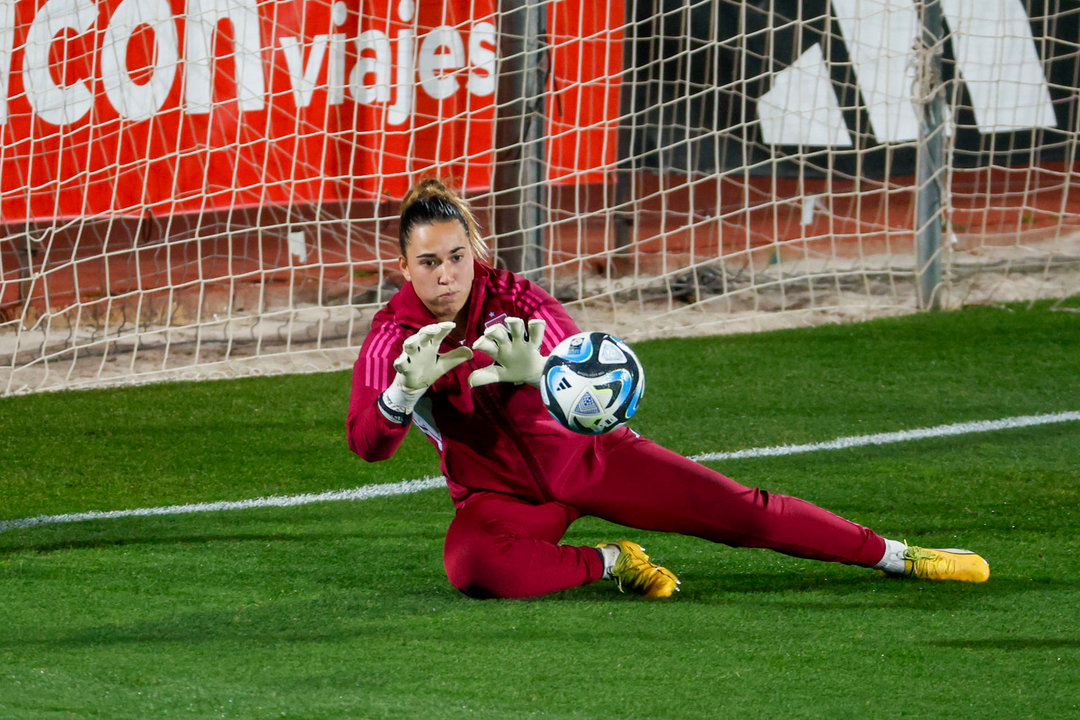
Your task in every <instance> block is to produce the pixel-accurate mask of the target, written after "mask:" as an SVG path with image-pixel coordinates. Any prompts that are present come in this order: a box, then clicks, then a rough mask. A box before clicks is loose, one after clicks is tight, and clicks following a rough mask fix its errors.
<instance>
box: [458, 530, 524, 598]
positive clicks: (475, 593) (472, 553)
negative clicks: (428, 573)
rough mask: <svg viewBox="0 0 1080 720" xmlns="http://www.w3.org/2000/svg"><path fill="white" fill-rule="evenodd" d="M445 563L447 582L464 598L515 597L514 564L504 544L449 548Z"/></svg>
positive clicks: (481, 544) (477, 544)
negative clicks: (465, 596) (464, 596)
mask: <svg viewBox="0 0 1080 720" xmlns="http://www.w3.org/2000/svg"><path fill="white" fill-rule="evenodd" d="M444 560H445V565H446V577H447V579H448V580H449V581H450V584H451V585H453V586H454V587H456V588H457V589H458V590H460V591H461V592H462V593H464V594H465V595H468V596H469V597H471V598H477V599H489V598H506V597H515V594H514V593H513V585H514V583H513V578H512V576H513V566H514V563H513V562H512V561H511V559H510V553H509V552H508V550H507V548H506V546H505V545H504V544H503V543H475V544H469V545H465V546H458V547H456V548H454V549H453V550H451V549H450V548H447V552H446V554H445V558H444Z"/></svg>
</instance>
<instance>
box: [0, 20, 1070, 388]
mask: <svg viewBox="0 0 1080 720" xmlns="http://www.w3.org/2000/svg"><path fill="white" fill-rule="evenodd" d="M511 6H512V9H513V11H514V12H515V13H517V15H515V16H514V21H513V22H510V21H508V18H509V17H510V15H511V14H510V13H508V8H511ZM929 6H932V8H933V9H936V11H938V12H939V13H940V15H941V18H942V29H943V33H942V34H941V35H940V36H939V37H935V36H934V35H932V34H931V35H927V34H926V32H925V19H926V14H927V9H928V7H929ZM1078 37H1080V8H1077V6H1076V4H1075V3H1072V2H1064V1H1061V0H980V1H979V2H975V0H935V1H934V2H924V1H923V0H831V2H829V1H826V0H817V1H815V0H742V1H739V2H735V1H734V0H709V1H705V0H701V1H692V0H685V1H675V0H641V1H635V2H623V1H618V0H616V1H615V2H610V3H567V2H539V1H538V0H519V1H518V2H504V1H497V0H443V1H442V2H426V3H420V2H415V1H414V0H398V1H396V2H387V3H366V2H360V3H345V2H342V1H341V0H337V1H328V0H306V1H304V2H293V3H279V2H270V1H269V0H228V1H226V0H187V1H186V2H183V1H181V0H97V1H95V0H0V128H2V135H0V231H2V234H0V395H3V394H12V393H21V392H31V391H36V390H50V389H60V388H77V387H91V386H102V385H109V384H132V383H139V382H150V381H156V380H168V379H186V378H206V377H230V376H237V375H248V374H262V373H277V372H305V371H314V370H324V369H331V368H338V367H346V366H348V365H349V364H350V363H351V361H352V359H353V358H354V356H355V352H356V349H357V348H358V346H359V344H360V343H361V342H362V340H363V337H364V334H365V332H366V330H367V327H368V325H369V323H370V319H371V315H372V313H373V312H374V311H375V310H376V309H377V308H378V307H380V306H381V305H382V304H383V303H384V302H385V301H386V300H387V299H388V298H389V296H390V295H391V294H392V293H393V292H394V291H395V290H396V289H397V287H398V286H399V285H400V284H401V282H402V279H401V278H400V275H399V273H398V271H397V258H398V255H399V251H398V247H397V238H396V216H397V201H398V200H399V199H400V197H401V196H402V195H403V194H404V192H405V190H406V189H407V188H408V187H409V186H410V184H411V183H413V182H414V181H416V180H418V179H419V178H421V177H425V176H439V177H442V178H444V179H447V180H449V181H450V182H451V184H452V185H454V186H455V187H456V188H458V189H459V190H461V191H462V192H464V193H465V194H466V195H467V196H468V197H469V198H470V199H471V200H472V202H473V204H474V207H475V208H476V210H477V211H478V215H479V217H480V219H481V223H482V225H483V226H484V229H485V231H486V234H487V236H488V238H489V239H490V241H491V244H492V245H493V247H494V248H495V251H496V252H495V258H496V262H499V263H501V264H504V265H509V266H511V267H513V268H515V269H520V270H523V271H525V272H527V273H528V274H529V275H530V277H532V278H534V279H535V280H536V281H537V282H540V283H541V284H543V285H544V286H545V287H547V288H548V289H549V290H550V291H551V292H553V293H554V294H555V295H556V296H557V297H559V298H560V299H561V300H563V301H564V302H565V303H566V304H567V306H568V307H569V309H570V310H571V312H572V313H574V314H575V316H576V317H577V319H578V320H579V323H580V324H581V325H582V326H583V327H594V328H598V329H605V330H611V331H614V332H617V333H618V334H620V335H621V336H622V337H623V338H624V339H627V340H630V341H633V340H637V339H642V338H648V337H655V336H661V335H677V334H682V335H685V334H695V333H721V332H736V331H746V330H754V329H760V328H770V327H779V326H790V325H797V324H810V323H817V322H826V321H835V320H845V319H860V318H867V317H873V316H878V315H882V314H889V313H904V312H912V311H914V310H916V309H918V308H919V307H923V306H926V305H927V304H928V302H929V303H931V304H934V305H937V306H940V307H955V306H959V305H961V304H965V303H973V302H999V301H1009V300H1018V299H1034V298H1042V297H1051V298H1061V297H1065V296H1067V295H1070V294H1075V293H1076V292H1077V291H1078V290H1080V239H1078V238H1080V189H1078V188H1077V181H1078V179H1080V178H1078V176H1077V172H1076V162H1075V160H1076V158H1075V155H1076V151H1077V130H1078V118H1080V116H1078V107H1077V103H1078V100H1077V95H1078V92H1077V91H1078V88H1080V44H1078V42H1077V38H1078ZM508 80H509V82H508ZM515 88H516V89H515ZM530 88H531V89H530ZM511 93H518V94H517V95H511ZM522 93H523V94H522ZM935 108H937V109H938V110H940V111H941V112H940V113H939V116H938V119H937V121H936V122H935V121H934V120H933V118H934V115H935V114H934V112H933V110H934V109H935ZM515 133H516V134H515ZM933 147H937V148H939V149H938V150H936V151H934V152H933V153H927V152H926V150H927V148H933ZM920 178H923V179H921V180H920ZM935 237H936V240H935ZM927 238H929V239H930V240H932V241H933V242H934V244H933V245H932V246H931V248H930V251H929V254H928V255H927V256H926V257H927V258H929V259H928V260H925V258H922V257H921V256H920V254H919V252H918V251H917V248H918V247H919V246H920V243H923V242H925V241H926V240H927ZM931 269H932V270H934V271H935V272H938V273H940V280H939V281H937V282H935V283H934V284H933V286H932V293H931V295H930V296H925V295H921V294H920V290H919V288H920V285H919V283H920V279H925V278H926V277H927V276H928V272H929V271H930V270H931Z"/></svg>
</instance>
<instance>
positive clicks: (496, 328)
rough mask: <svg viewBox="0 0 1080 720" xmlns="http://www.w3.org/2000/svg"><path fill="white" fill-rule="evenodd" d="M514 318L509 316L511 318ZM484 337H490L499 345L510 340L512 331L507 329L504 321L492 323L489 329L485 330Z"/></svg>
mask: <svg viewBox="0 0 1080 720" xmlns="http://www.w3.org/2000/svg"><path fill="white" fill-rule="evenodd" d="M510 319H512V318H507V320H510ZM484 337H489V338H491V339H492V340H494V341H495V342H496V343H498V344H499V345H502V344H503V343H508V342H510V332H509V331H508V330H507V329H506V326H505V325H503V324H502V323H498V324H495V325H492V326H491V327H489V328H488V329H487V330H484Z"/></svg>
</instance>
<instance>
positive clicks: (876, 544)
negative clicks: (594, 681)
mask: <svg viewBox="0 0 1080 720" xmlns="http://www.w3.org/2000/svg"><path fill="white" fill-rule="evenodd" d="M604 444H605V454H604V457H605V467H604V471H603V472H602V473H600V474H597V475H596V476H594V477H592V478H585V479H583V481H582V482H573V481H570V482H568V483H567V486H566V487H565V488H563V489H561V490H560V491H559V492H558V493H557V495H556V497H557V498H558V499H559V500H560V501H561V502H565V503H567V504H568V505H571V506H573V507H574V508H576V509H578V510H580V511H581V513H582V514H588V515H595V516H597V517H601V518H604V519H606V520H610V521H612V522H616V523H619V524H621V525H628V526H630V527H636V528H641V529H644V530H663V531H667V532H677V533H681V534H684V535H693V536H696V537H701V538H705V539H707V540H712V541H714V542H720V543H725V544H727V545H733V546H741V547H763V548H770V549H772V550H777V551H779V552H782V553H786V554H788V555H795V556H798V557H805V558H813V559H816V560H828V561H833V562H842V563H849V564H858V565H865V566H867V567H872V566H873V565H874V564H875V563H877V562H878V561H879V560H881V558H882V556H883V555H884V553H885V540H884V538H882V537H881V536H880V535H878V534H877V533H875V532H873V531H872V530H870V529H868V528H865V527H863V526H862V525H858V524H857V523H854V522H851V521H850V520H845V519H844V518H842V517H839V516H838V515H835V514H833V513H831V512H829V511H827V510H824V509H822V508H820V507H818V506H816V505H813V504H812V503H809V502H807V501H805V500H801V499H799V498H796V497H790V496H786V495H778V494H773V493H769V492H766V491H764V490H757V489H752V488H748V487H745V486H743V485H740V484H739V483H736V482H735V481H733V480H731V479H729V478H727V477H725V476H724V475H721V474H720V473H718V472H716V471H714V470H710V469H709V468H707V467H705V466H704V465H700V464H698V463H695V462H693V461H692V460H688V459H687V458H685V457H683V456H682V455H679V454H678V453H675V452H673V451H671V450H668V449H666V448H664V447H661V446H660V445H657V444H656V443H654V442H652V441H650V440H646V439H645V438H642V437H640V436H638V435H636V434H635V433H632V432H626V433H619V435H618V436H614V435H613V436H611V437H610V439H608V438H605V443H604Z"/></svg>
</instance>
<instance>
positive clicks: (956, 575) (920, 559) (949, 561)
mask: <svg viewBox="0 0 1080 720" xmlns="http://www.w3.org/2000/svg"><path fill="white" fill-rule="evenodd" d="M904 575H905V576H907V577H916V578H920V579H922V580H959V581H960V582H986V581H987V580H988V579H989V578H990V565H989V564H988V563H987V562H986V561H985V560H983V559H982V557H980V556H979V555H976V554H975V553H973V552H971V551H970V550H959V549H957V548H946V549H933V548H921V547H915V546H914V545H908V546H907V549H906V550H904Z"/></svg>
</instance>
